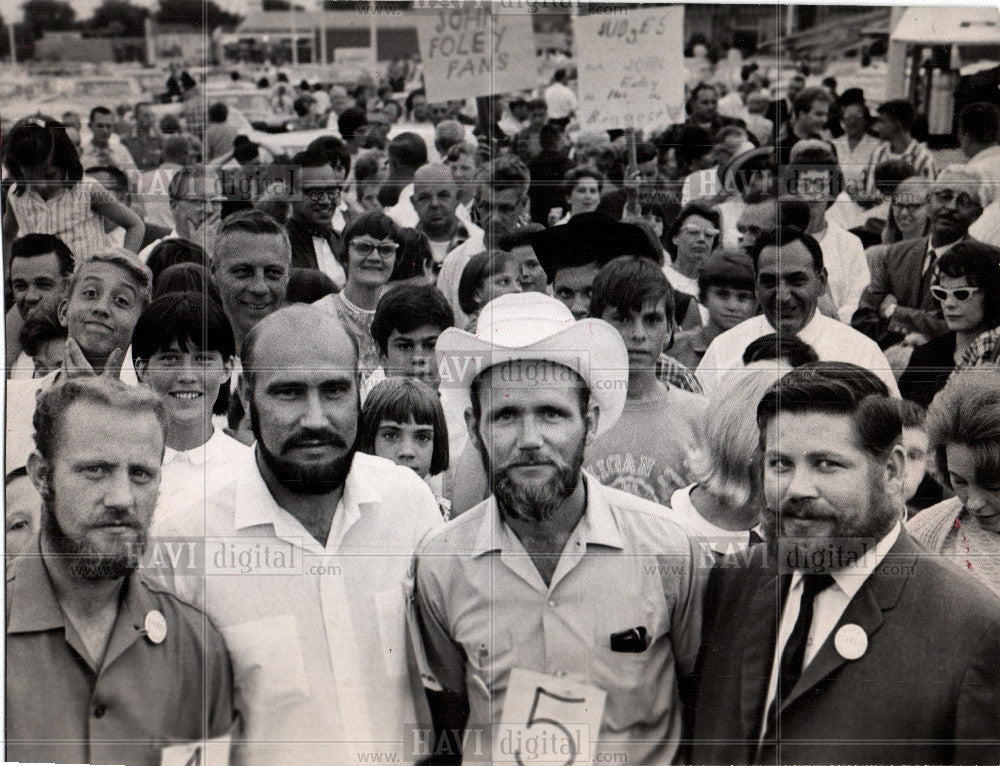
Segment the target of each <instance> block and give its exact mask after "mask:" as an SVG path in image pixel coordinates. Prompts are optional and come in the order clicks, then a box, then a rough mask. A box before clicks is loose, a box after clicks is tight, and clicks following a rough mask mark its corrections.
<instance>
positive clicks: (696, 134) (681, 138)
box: [674, 125, 715, 168]
mask: <svg viewBox="0 0 1000 766" xmlns="http://www.w3.org/2000/svg"><path fill="white" fill-rule="evenodd" d="M714 147H715V142H714V141H713V140H712V134H711V133H709V132H708V131H707V130H705V129H704V128H703V127H701V126H700V125H685V126H684V127H683V128H681V129H680V130H679V131H678V132H677V143H676V145H675V146H674V153H675V155H676V157H677V162H678V164H679V165H680V166H681V167H682V168H686V167H688V165H690V164H691V162H693V161H694V160H697V159H699V158H701V157H704V156H705V155H706V154H708V153H709V152H710V151H712V149H713V148H714Z"/></svg>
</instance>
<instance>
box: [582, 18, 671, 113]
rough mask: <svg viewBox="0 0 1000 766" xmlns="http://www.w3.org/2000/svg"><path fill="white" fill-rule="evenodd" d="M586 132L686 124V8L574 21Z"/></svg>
mask: <svg viewBox="0 0 1000 766" xmlns="http://www.w3.org/2000/svg"><path fill="white" fill-rule="evenodd" d="M573 33H574V45H575V47H576V52H577V62H578V63H577V71H578V72H579V82H580V90H579V95H578V100H579V108H578V110H577V115H578V117H579V119H580V125H581V127H582V128H583V129H584V130H590V129H594V128H605V129H607V128H665V127H666V126H668V125H671V124H673V123H675V122H682V121H683V119H684V76H685V74H686V70H685V69H684V45H683V33H684V8H683V7H681V6H673V7H669V8H649V9H644V8H639V9H633V10H630V11H629V12H628V15H627V16H621V15H618V14H615V15H605V14H593V15H590V16H578V17H576V18H575V19H574V20H573Z"/></svg>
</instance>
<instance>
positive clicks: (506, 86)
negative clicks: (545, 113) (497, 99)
mask: <svg viewBox="0 0 1000 766" xmlns="http://www.w3.org/2000/svg"><path fill="white" fill-rule="evenodd" d="M417 37H418V39H419V41H420V57H421V59H422V61H423V67H424V82H425V84H426V88H425V89H426V91H427V99H428V101H447V100H448V99H459V98H475V97H476V96H487V95H489V94H491V93H506V92H509V91H517V90H521V89H522V88H530V87H532V86H534V85H535V80H536V79H537V78H538V65H537V64H536V60H535V41H534V32H533V30H532V27H531V16H530V15H529V14H527V13H517V14H500V13H495V12H494V11H493V9H492V8H490V7H489V6H488V5H483V4H480V3H469V4H468V5H458V4H449V7H442V8H441V9H435V8H433V6H431V8H424V9H421V10H420V11H419V13H418V15H417Z"/></svg>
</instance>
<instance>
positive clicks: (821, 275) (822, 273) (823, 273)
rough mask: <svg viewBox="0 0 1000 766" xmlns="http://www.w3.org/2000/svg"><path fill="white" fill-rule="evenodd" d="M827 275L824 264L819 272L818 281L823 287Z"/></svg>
mask: <svg viewBox="0 0 1000 766" xmlns="http://www.w3.org/2000/svg"><path fill="white" fill-rule="evenodd" d="M828 277H829V275H828V274H827V272H826V267H825V266H824V267H823V268H822V269H820V272H819V281H820V282H821V283H822V284H823V287H826V284H827V279H828Z"/></svg>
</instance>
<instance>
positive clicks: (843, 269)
mask: <svg viewBox="0 0 1000 766" xmlns="http://www.w3.org/2000/svg"><path fill="white" fill-rule="evenodd" d="M819 247H820V250H822V251H823V265H824V266H825V267H826V272H827V287H828V288H829V290H830V298H832V300H833V305H834V306H835V307H836V309H837V318H838V319H840V321H841V322H846V323H847V324H850V322H851V317H853V316H854V312H855V311H857V310H858V303H860V302H861V293H863V292H864V291H865V288H866V287H868V283H869V282H871V281H872V275H871V272H870V271H869V270H868V259H867V258H865V248H864V245H862V244H861V240H860V239H858V238H857V237H856V236H855V235H854V234H851V232H849V231H847V230H846V229H844V228H841V227H840V226H838V225H837V224H835V223H829V222H828V223H827V224H826V231H824V232H823V236H822V237H820V239H819Z"/></svg>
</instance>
